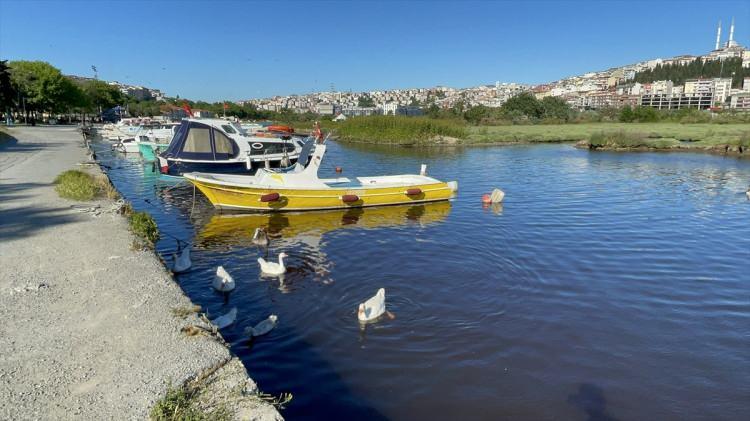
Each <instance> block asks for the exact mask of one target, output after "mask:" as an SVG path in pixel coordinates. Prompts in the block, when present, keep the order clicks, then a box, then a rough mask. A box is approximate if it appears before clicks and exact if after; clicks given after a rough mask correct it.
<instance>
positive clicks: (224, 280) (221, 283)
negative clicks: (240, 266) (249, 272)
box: [213, 266, 234, 292]
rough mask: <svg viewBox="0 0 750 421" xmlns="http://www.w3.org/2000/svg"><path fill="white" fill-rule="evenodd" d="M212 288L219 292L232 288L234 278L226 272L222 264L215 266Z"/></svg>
mask: <svg viewBox="0 0 750 421" xmlns="http://www.w3.org/2000/svg"><path fill="white" fill-rule="evenodd" d="M213 285H214V289H216V290H217V291H221V292H229V291H231V290H233V289H234V279H232V276H231V275H229V273H227V271H226V270H225V269H224V266H219V267H218V268H216V277H214V283H213Z"/></svg>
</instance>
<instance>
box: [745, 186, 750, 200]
mask: <svg viewBox="0 0 750 421" xmlns="http://www.w3.org/2000/svg"><path fill="white" fill-rule="evenodd" d="M745 194H746V195H747V198H748V199H750V187H748V188H747V191H746V192H745Z"/></svg>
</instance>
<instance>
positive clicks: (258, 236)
mask: <svg viewBox="0 0 750 421" xmlns="http://www.w3.org/2000/svg"><path fill="white" fill-rule="evenodd" d="M253 244H255V245H256V246H267V245H268V234H267V233H266V230H264V229H263V228H260V227H258V228H256V229H255V232H254V233H253Z"/></svg>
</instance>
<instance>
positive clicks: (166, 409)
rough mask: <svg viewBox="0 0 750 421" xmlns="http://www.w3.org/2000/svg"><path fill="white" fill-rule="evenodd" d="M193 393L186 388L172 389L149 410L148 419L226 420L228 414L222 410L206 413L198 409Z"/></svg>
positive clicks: (170, 387)
mask: <svg viewBox="0 0 750 421" xmlns="http://www.w3.org/2000/svg"><path fill="white" fill-rule="evenodd" d="M194 397H195V391H193V390H191V389H188V388H186V387H172V385H171V384H170V385H169V387H168V389H167V394H166V396H164V397H163V398H161V399H159V400H158V401H157V402H156V404H154V406H153V408H151V414H150V418H151V420H153V421H177V420H179V421H204V420H228V419H229V414H228V413H227V411H226V410H224V409H219V410H217V411H213V412H211V413H207V412H205V411H203V410H201V409H200V408H198V407H197V406H196V405H195V403H194V400H193V398H194Z"/></svg>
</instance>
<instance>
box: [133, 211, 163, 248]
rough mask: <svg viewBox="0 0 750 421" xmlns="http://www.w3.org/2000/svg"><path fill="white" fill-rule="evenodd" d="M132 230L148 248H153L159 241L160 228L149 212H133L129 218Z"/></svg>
mask: <svg viewBox="0 0 750 421" xmlns="http://www.w3.org/2000/svg"><path fill="white" fill-rule="evenodd" d="M128 221H129V222H130V229H131V230H132V231H133V233H134V234H135V235H136V236H137V237H138V239H139V240H141V241H142V242H143V245H145V246H146V247H148V248H153V246H154V244H155V243H156V242H157V241H158V240H159V228H158V227H157V226H156V221H154V218H153V217H152V216H151V215H149V214H148V212H132V213H131V214H130V216H129V217H128Z"/></svg>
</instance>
